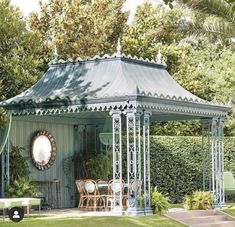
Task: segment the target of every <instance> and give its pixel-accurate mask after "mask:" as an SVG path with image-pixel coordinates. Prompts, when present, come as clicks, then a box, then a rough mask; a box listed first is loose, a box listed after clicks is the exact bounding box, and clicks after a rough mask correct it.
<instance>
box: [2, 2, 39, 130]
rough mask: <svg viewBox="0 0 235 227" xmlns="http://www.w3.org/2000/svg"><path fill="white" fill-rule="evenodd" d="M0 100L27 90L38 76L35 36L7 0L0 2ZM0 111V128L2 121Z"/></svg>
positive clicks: (36, 41) (18, 12) (37, 47)
mask: <svg viewBox="0 0 235 227" xmlns="http://www.w3.org/2000/svg"><path fill="white" fill-rule="evenodd" d="M0 31H1V32H0V101H1V100H4V99H7V98H10V97H12V96H15V95H17V94H19V93H20V92H22V91H23V90H25V89H26V88H28V87H30V86H31V85H32V84H33V83H34V82H35V81H36V80H37V79H38V77H39V76H40V75H41V72H40V70H39V69H38V67H39V65H40V64H41V61H40V59H39V58H38V57H37V55H35V53H36V52H37V50H38V49H39V48H40V45H39V42H38V41H39V39H38V34H37V33H34V32H32V31H29V30H28V29H27V26H26V21H25V20H24V19H23V16H22V14H21V12H20V11H19V9H18V8H16V7H14V6H12V5H11V4H10V0H0ZM3 113H4V110H0V115H1V116H0V126H1V124H2V123H3V120H4V119H5V118H4V116H3Z"/></svg>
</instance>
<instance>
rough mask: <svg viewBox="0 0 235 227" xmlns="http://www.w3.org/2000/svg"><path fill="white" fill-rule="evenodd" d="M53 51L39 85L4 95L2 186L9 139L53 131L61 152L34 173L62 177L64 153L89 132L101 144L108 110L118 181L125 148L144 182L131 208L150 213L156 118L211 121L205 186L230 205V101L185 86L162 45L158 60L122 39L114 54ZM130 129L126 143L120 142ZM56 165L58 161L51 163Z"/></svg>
mask: <svg viewBox="0 0 235 227" xmlns="http://www.w3.org/2000/svg"><path fill="white" fill-rule="evenodd" d="M54 57H55V58H54V60H53V61H52V62H51V63H50V64H49V69H48V71H47V72H46V73H45V74H44V76H43V77H42V78H41V79H40V80H39V81H38V82H37V83H36V84H35V85H33V86H32V87H31V88H29V89H28V90H26V91H25V92H23V93H21V94H19V95H17V96H15V97H13V98H10V99H8V100H6V101H3V102H1V103H0V106H2V107H4V108H5V109H6V110H7V114H8V116H9V117H10V123H9V124H8V125H7V126H6V127H5V128H3V129H2V131H1V133H2V137H1V139H2V141H1V142H2V145H1V148H2V149H1V152H2V151H3V152H2V190H3V193H4V188H5V187H6V186H7V185H8V184H9V171H10V170H9V141H12V143H13V144H15V145H18V146H24V147H26V148H28V149H30V140H31V139H32V138H31V135H32V134H33V132H34V131H35V130H48V131H53V132H54V134H56V136H54V137H56V138H55V140H56V141H57V144H56V145H57V149H60V152H57V157H56V159H55V158H54V159H55V160H53V161H54V164H53V166H52V163H47V165H46V166H44V167H45V171H46V172H44V171H42V170H43V169H44V167H42V168H41V169H40V168H39V169H38V170H37V171H36V170H35V169H33V167H32V169H33V172H32V173H31V178H32V179H34V180H35V179H43V177H44V178H47V176H49V175H50V176H51V178H53V177H54V178H60V179H63V172H60V171H61V170H60V169H61V167H60V165H61V160H60V163H59V160H58V159H60V155H63V154H65V153H66V152H67V153H68V152H70V153H73V152H75V153H76V152H79V151H80V150H82V149H85V148H84V147H85V146H90V145H89V142H86V144H85V142H84V141H85V140H86V141H87V140H89V141H93V143H94V145H92V147H90V149H97V147H98V146H99V144H100V141H99V133H100V132H101V128H103V125H104V122H105V119H106V118H107V117H108V116H110V117H111V119H112V154H113V181H114V182H117V181H118V182H120V183H121V181H122V178H123V165H122V154H123V152H127V176H126V178H127V185H129V186H130V183H131V182H137V181H140V182H142V190H135V189H133V188H132V189H130V187H128V196H129V198H128V199H129V200H130V199H132V201H133V202H132V203H131V205H129V207H128V208H127V210H126V211H125V212H126V213H127V214H134V215H135V214H136V215H139V214H140V215H141V214H145V215H147V214H151V213H152V210H151V207H150V140H149V125H150V121H156V122H161V121H171V120H176V121H178V120H179V121H181V120H191V119H200V120H201V121H202V125H203V129H205V130H204V132H203V135H202V136H203V138H205V139H207V138H209V148H208V147H205V146H204V149H205V154H206V157H207V158H208V157H209V159H207V160H209V161H208V162H207V163H206V164H205V165H207V167H208V166H210V168H209V169H210V171H209V172H208V171H206V169H207V170H208V168H205V171H204V186H205V190H211V191H212V192H213V193H214V194H215V198H216V199H215V205H216V206H219V207H221V206H223V205H224V203H225V201H224V185H223V171H224V164H223V162H224V159H223V155H224V151H223V125H224V121H225V118H226V116H227V113H228V112H229V111H230V106H229V105H223V104H215V103H210V102H207V101H205V100H202V99H201V98H199V97H197V96H195V95H193V94H192V93H190V92H188V91H187V90H185V89H184V88H183V87H181V86H180V85H179V84H178V83H177V82H176V81H175V80H174V79H173V78H172V77H171V76H170V75H169V73H168V72H167V70H166V65H165V64H164V62H163V61H162V59H161V55H160V53H159V54H158V56H157V59H156V61H153V60H151V61H150V60H148V59H142V58H137V57H132V56H126V55H125V54H122V53H121V47H120V45H119V46H118V47H117V53H116V54H114V55H112V56H109V55H104V56H103V57H100V56H95V57H93V58H87V59H80V58H78V59H76V60H72V59H68V60H67V61H64V60H58V55H57V54H56V53H55V56H54ZM62 124H63V125H62ZM88 132H92V133H90V134H89V133H88ZM86 133H88V135H87V134H86ZM84 135H85V137H86V138H85V140H84ZM208 135H209V137H208ZM124 136H125V139H126V143H127V147H126V151H123V150H122V148H123V146H122V141H123V138H124ZM205 139H204V140H205ZM81 140H82V142H81ZM94 141H95V142H94ZM71 144H73V145H71ZM84 144H85V145H84ZM71 146H72V147H71ZM88 149H89V148H88ZM59 153H60V154H59ZM57 161H58V163H57V164H56V162H57ZM55 165H57V169H56V170H53V168H52V167H54V166H55ZM32 166H33V165H32ZM39 166H40V165H39ZM71 168H72V167H71ZM75 168H76V165H75ZM64 178H66V177H64ZM47 179H48V178H47ZM74 180H75V179H72V182H74ZM61 181H62V182H61V184H62V189H61V190H62V191H61V194H63V196H64V197H65V198H62V200H63V199H64V200H66V199H69V198H68V196H67V197H66V193H65V191H63V190H65V189H64V188H66V185H67V183H68V181H67V180H66V179H63V180H61ZM207 185H208V187H207ZM206 187H207V188H206ZM122 196H123V195H122V193H120V192H117V193H115V194H114V202H113V206H112V211H113V212H117V213H120V214H121V213H123V207H122ZM130 196H131V198H130ZM141 196H143V198H144V208H143V207H142V206H141V201H140V200H141ZM62 203H63V201H62ZM64 203H65V204H66V201H64ZM65 206H68V205H65Z"/></svg>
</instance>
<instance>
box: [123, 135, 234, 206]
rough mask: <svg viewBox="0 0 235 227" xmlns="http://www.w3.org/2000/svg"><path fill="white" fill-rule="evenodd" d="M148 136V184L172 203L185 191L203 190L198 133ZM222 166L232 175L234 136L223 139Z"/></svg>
mask: <svg viewBox="0 0 235 227" xmlns="http://www.w3.org/2000/svg"><path fill="white" fill-rule="evenodd" d="M150 139H151V142H150V144H151V152H150V155H151V168H150V171H151V185H157V187H158V190H159V191H161V192H162V193H163V194H167V195H168V196H169V198H170V200H171V202H172V203H179V202H182V200H183V197H184V196H185V195H189V194H192V193H193V192H194V191H197V190H203V179H202V176H203V167H202V146H201V145H202V140H201V137H183V136H178V137H176V136H175V137H173V136H151V138H150ZM224 167H225V170H227V171H232V172H233V174H234V175H235V137H227V138H225V139H224ZM208 168H209V169H210V166H209V167H208ZM124 171H125V169H124Z"/></svg>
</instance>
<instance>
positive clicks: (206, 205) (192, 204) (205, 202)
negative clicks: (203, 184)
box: [184, 191, 214, 210]
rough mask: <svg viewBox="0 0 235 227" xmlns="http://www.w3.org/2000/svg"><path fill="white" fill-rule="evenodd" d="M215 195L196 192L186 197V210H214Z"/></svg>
mask: <svg viewBox="0 0 235 227" xmlns="http://www.w3.org/2000/svg"><path fill="white" fill-rule="evenodd" d="M213 201H214V195H213V194H212V193H211V192H204V191H195V192H193V193H192V194H191V195H186V196H185V197H184V208H185V209H187V210H208V209H211V208H212V205H213Z"/></svg>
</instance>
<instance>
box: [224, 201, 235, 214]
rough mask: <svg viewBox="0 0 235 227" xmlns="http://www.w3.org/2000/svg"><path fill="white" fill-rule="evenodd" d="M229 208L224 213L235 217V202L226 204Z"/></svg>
mask: <svg viewBox="0 0 235 227" xmlns="http://www.w3.org/2000/svg"><path fill="white" fill-rule="evenodd" d="M226 205H227V208H226V209H223V211H224V212H225V213H227V214H230V215H231V216H234V217H235V203H234V202H226Z"/></svg>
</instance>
